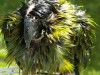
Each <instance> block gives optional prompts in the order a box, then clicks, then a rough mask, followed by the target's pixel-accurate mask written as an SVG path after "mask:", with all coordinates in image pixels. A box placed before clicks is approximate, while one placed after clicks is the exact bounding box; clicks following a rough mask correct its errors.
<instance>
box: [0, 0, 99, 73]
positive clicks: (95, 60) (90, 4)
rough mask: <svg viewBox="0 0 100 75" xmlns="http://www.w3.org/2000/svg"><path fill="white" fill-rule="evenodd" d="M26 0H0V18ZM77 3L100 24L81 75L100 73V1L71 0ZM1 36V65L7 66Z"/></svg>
mask: <svg viewBox="0 0 100 75" xmlns="http://www.w3.org/2000/svg"><path fill="white" fill-rule="evenodd" d="M23 1H25V0H0V18H1V16H2V15H4V14H6V13H10V12H12V11H14V10H16V9H17V8H18V7H20V6H21V4H22V2H23ZM70 1H71V2H72V3H74V4H75V5H81V6H84V8H85V10H86V12H87V14H89V15H91V16H92V18H93V19H94V21H95V22H96V23H97V24H98V27H97V28H96V36H97V38H96V41H95V42H94V46H95V47H94V48H93V52H92V57H91V61H90V62H89V63H88V67H87V68H86V69H85V70H84V69H82V71H81V75H100V39H99V38H100V21H99V20H100V1H99V0H70ZM1 37H2V35H1V36H0V67H7V65H6V63H5V62H4V58H5V55H6V50H5V49H2V48H5V45H4V42H3V39H2V38H1Z"/></svg>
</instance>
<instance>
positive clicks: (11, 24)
mask: <svg viewBox="0 0 100 75" xmlns="http://www.w3.org/2000/svg"><path fill="white" fill-rule="evenodd" d="M0 22H1V23H0V29H1V34H3V35H4V39H5V44H6V46H7V52H8V53H7V56H6V61H7V63H8V64H11V63H12V62H13V61H15V62H16V64H17V65H18V66H19V68H20V69H21V70H22V71H23V72H22V75H28V74H29V73H31V75H35V74H36V73H38V74H41V73H42V72H45V73H47V75H66V74H67V73H73V72H75V75H80V73H79V70H80V67H81V66H82V65H83V67H84V68H85V67H86V66H87V63H88V61H89V60H90V57H91V51H92V47H93V39H92V38H93V37H94V38H96V36H95V27H96V23H95V22H94V20H93V19H92V18H91V16H89V15H87V14H86V11H84V10H82V7H80V6H77V5H74V4H73V3H71V2H69V1H67V0H30V1H28V2H26V3H25V2H23V5H22V6H21V7H20V8H18V9H17V10H16V11H14V12H12V13H9V14H7V15H4V16H3V17H2V18H1V19H0ZM57 73H58V74H57Z"/></svg>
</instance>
